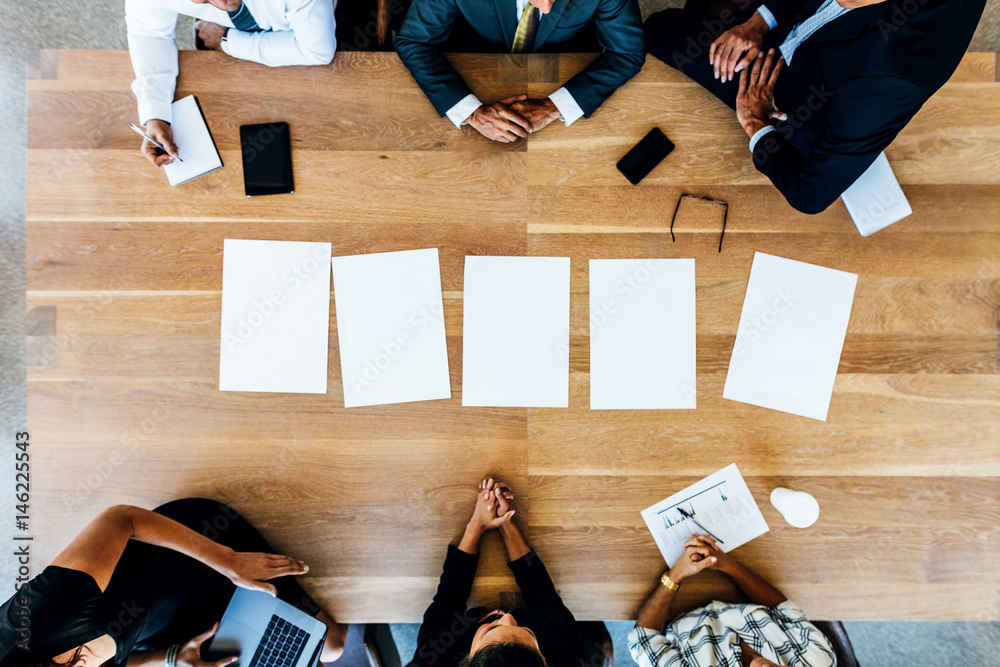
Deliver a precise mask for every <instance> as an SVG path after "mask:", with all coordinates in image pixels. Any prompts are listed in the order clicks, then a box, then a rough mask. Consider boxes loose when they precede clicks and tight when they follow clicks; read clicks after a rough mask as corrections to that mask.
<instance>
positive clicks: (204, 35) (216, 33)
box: [194, 21, 229, 51]
mask: <svg viewBox="0 0 1000 667" xmlns="http://www.w3.org/2000/svg"><path fill="white" fill-rule="evenodd" d="M194 29H195V31H196V32H197V33H198V37H200V38H201V41H203V42H204V43H205V48H206V49H210V50H212V51H218V50H220V49H221V48H222V38H223V37H224V36H225V34H226V31H227V30H229V28H227V27H226V26H223V25H219V24H218V23H212V22H211V21H196V22H195V24H194Z"/></svg>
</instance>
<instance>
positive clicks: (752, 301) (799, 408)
mask: <svg viewBox="0 0 1000 667" xmlns="http://www.w3.org/2000/svg"><path fill="white" fill-rule="evenodd" d="M857 282H858V276H857V275H856V274H853V273H846V272H844V271H837V270H835V269H828V268H825V267H822V266H816V265H815V264H807V263H805V262H797V261H795V260H791V259H784V258H782V257H775V256H774V255H766V254H764V253H762V252H758V253H756V254H754V258H753V266H752V267H751V269H750V281H749V283H748V284H747V292H746V297H745V299H744V301H743V313H742V315H740V325H739V328H738V329H737V333H736V343H735V345H734V346H733V355H732V358H731V359H730V361H729V374H728V375H727V376H726V387H725V389H724V390H723V393H722V396H723V398H728V399H730V400H733V401H739V402H741V403H749V404H751V405H759V406H760V407H764V408H771V409H772V410H780V411H782V412H788V413H791V414H793V415H800V416H802V417H809V418H811V419H819V420H822V421H826V415H827V411H828V410H829V408H830V398H831V397H832V396H833V383H834V380H836V377H837V367H838V366H839V365H840V353H841V351H842V350H843V347H844V338H845V336H846V335H847V324H848V321H849V320H850V318H851V306H852V305H853V303H854V288H855V286H856V285H857Z"/></svg>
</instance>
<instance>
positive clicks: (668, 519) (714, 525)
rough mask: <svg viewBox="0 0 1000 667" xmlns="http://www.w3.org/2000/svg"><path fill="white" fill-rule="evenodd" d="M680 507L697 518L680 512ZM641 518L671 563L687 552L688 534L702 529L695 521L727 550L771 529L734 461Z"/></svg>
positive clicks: (664, 556)
mask: <svg viewBox="0 0 1000 667" xmlns="http://www.w3.org/2000/svg"><path fill="white" fill-rule="evenodd" d="M680 509H684V510H685V511H687V512H688V513H689V514H691V515H692V517H693V519H694V520H692V519H689V518H687V517H685V516H684V515H683V514H681V512H680ZM642 518H643V520H645V522H646V526H647V527H648V528H649V531H650V532H651V533H652V534H653V539H654V541H655V542H656V545H657V546H658V547H659V548H660V553H661V554H663V558H664V560H666V561H667V563H668V564H671V565H672V564H673V563H674V561H676V560H677V559H678V558H680V556H681V555H682V554H683V553H684V542H685V541H686V540H687V539H688V537H690V536H691V535H692V534H693V533H700V532H703V531H702V529H701V528H699V527H698V526H697V525H696V524H695V521H697V522H698V523H700V524H701V525H702V526H704V527H705V529H707V530H709V531H711V532H712V533H713V534H714V535H715V536H716V537H717V538H719V539H721V540H722V543H720V544H719V548H720V549H722V550H723V551H725V552H729V551H731V550H732V549H735V548H736V547H739V546H742V545H743V544H746V543H747V542H749V541H750V540H752V539H753V538H755V537H758V536H760V535H762V534H763V533H766V532H767V530H768V527H767V522H766V521H764V517H763V515H762V514H761V513H760V509H759V508H758V507H757V503H756V502H755V501H754V499H753V496H752V495H751V494H750V489H748V488H747V485H746V482H745V481H744V480H743V476H742V475H741V474H740V471H739V469H738V468H737V467H736V464H735V463H734V464H732V465H730V466H727V467H726V468H723V469H722V470H720V471H718V472H716V473H713V474H712V475H709V476H708V477H706V478H705V479H703V480H701V481H700V482H697V483H695V484H693V485H691V486H689V487H688V488H686V489H684V490H683V491H680V492H678V493H676V494H674V495H672V496H670V497H669V498H666V499H665V500H662V501H660V502H659V503H657V504H655V505H653V506H652V507H648V508H646V509H645V510H643V512H642Z"/></svg>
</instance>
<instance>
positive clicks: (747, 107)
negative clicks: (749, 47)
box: [736, 49, 785, 137]
mask: <svg viewBox="0 0 1000 667" xmlns="http://www.w3.org/2000/svg"><path fill="white" fill-rule="evenodd" d="M763 56H764V53H763V52H761V53H758V54H757V57H756V58H754V61H753V65H751V66H750V67H748V68H746V69H744V70H743V71H742V72H740V90H739V92H738V93H737V94H736V118H737V119H739V121H740V125H742V126H743V130H744V131H745V132H746V133H747V136H748V137H752V136H753V135H755V134H756V133H757V132H758V131H759V130H761V129H763V128H765V127H767V126H768V125H770V124H771V119H772V118H784V117H785V114H783V113H782V112H781V111H779V110H778V108H777V107H775V106H774V86H775V85H776V84H777V83H778V77H780V76H781V72H782V71H783V70H784V68H785V59H784V58H782V57H780V56H779V57H778V58H777V59H775V57H774V56H775V53H774V49H770V50H769V51H768V52H767V57H766V58H765V57H763Z"/></svg>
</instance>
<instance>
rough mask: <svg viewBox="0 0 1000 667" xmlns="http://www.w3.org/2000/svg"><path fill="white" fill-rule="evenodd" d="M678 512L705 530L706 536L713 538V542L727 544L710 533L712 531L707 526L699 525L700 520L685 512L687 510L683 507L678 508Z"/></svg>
mask: <svg viewBox="0 0 1000 667" xmlns="http://www.w3.org/2000/svg"><path fill="white" fill-rule="evenodd" d="M677 511H678V512H680V513H681V515H682V516H684V517H685V518H687V519H691V521H692V522H693V523H694V525H696V526H698V527H699V528H701V529H702V530H704V531H705V533H706V534H707V535H708V536H709V537H711V538H712V539H713V540H715V541H716V542H718V543H719V544H725V542H723V541H722V539H721V538H719V537H716V536H715V535H713V534H712V532H711V531H710V530H709V529H708V528H705V526H703V525H701V524H700V523H698V520H697V519H695V518H694V515H693V514H691V513H690V512H688V511H687V510H685V509H684V508H683V507H678V508H677Z"/></svg>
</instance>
